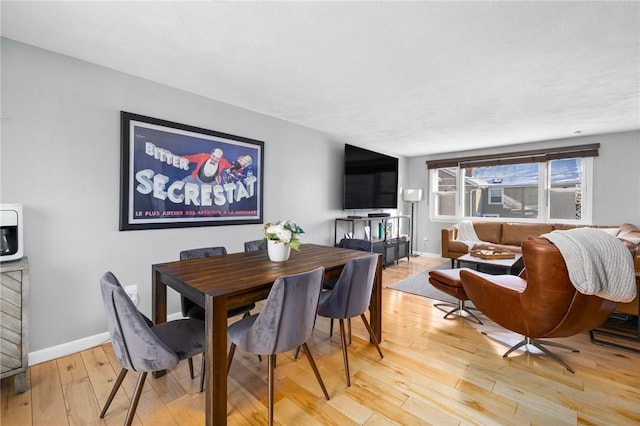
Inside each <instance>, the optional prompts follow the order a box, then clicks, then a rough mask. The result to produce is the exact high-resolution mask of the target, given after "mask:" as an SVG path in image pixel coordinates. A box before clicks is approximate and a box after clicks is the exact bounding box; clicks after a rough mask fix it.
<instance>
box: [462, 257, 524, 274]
mask: <svg viewBox="0 0 640 426" xmlns="http://www.w3.org/2000/svg"><path fill="white" fill-rule="evenodd" d="M456 260H457V261H458V268H459V267H460V263H461V262H466V263H473V264H475V265H476V270H480V265H490V266H492V267H496V266H497V267H500V268H504V269H505V270H506V272H507V274H509V275H511V272H512V270H513V268H514V267H515V266H520V263H522V255H521V254H518V253H516V254H515V257H514V258H513V259H483V258H481V257H476V256H471V254H470V253H467V254H465V255H462V256H460V257H459V258H457V259H456Z"/></svg>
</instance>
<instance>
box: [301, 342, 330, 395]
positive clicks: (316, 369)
mask: <svg viewBox="0 0 640 426" xmlns="http://www.w3.org/2000/svg"><path fill="white" fill-rule="evenodd" d="M302 347H303V348H304V353H305V355H307V359H308V360H309V364H311V369H312V370H313V374H315V375H316V379H317V380H318V383H320V387H321V388H322V393H324V397H325V398H326V400H327V401H328V400H329V393H327V388H325V387H324V382H323V381H322V377H320V371H319V370H318V366H317V365H316V362H315V361H314V360H313V356H311V351H310V350H309V346H308V345H307V342H304V343H303V344H302ZM298 350H300V346H298Z"/></svg>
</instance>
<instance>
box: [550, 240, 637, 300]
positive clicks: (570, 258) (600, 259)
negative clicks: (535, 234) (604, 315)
mask: <svg viewBox="0 0 640 426" xmlns="http://www.w3.org/2000/svg"><path fill="white" fill-rule="evenodd" d="M541 237H543V238H546V239H548V240H549V241H551V242H552V243H553V244H555V245H556V247H558V249H559V250H560V253H562V257H564V261H565V263H566V265H567V270H568V272H569V278H570V279H571V283H572V284H573V286H574V287H575V288H576V289H577V290H578V291H579V292H580V293H582V294H594V295H596V296H599V297H602V298H603V299H608V300H613V301H614V302H631V301H632V300H633V299H634V298H635V297H636V284H635V272H634V267H633V258H632V257H631V255H630V252H629V249H628V248H627V247H625V245H624V244H623V243H622V242H620V241H619V240H618V239H617V238H616V237H614V236H613V235H610V234H607V233H606V232H602V231H599V230H597V229H593V228H575V229H570V230H567V231H552V232H550V233H548V234H543V235H541Z"/></svg>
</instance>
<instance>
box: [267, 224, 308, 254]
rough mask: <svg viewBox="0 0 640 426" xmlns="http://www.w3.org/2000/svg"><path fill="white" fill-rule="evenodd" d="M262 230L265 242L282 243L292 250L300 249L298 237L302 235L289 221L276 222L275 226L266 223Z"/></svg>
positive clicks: (300, 230) (296, 226)
mask: <svg viewBox="0 0 640 426" xmlns="http://www.w3.org/2000/svg"><path fill="white" fill-rule="evenodd" d="M264 230H265V237H266V239H267V240H271V241H279V242H282V243H284V244H287V245H289V246H290V247H291V248H292V249H294V250H298V248H299V247H300V241H298V235H299V234H302V233H304V231H303V230H302V228H300V227H299V226H298V225H296V224H295V222H293V221H291V220H287V221H285V222H278V223H276V224H275V225H272V224H270V223H267V224H266V225H265V226H264Z"/></svg>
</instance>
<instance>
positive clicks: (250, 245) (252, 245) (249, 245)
mask: <svg viewBox="0 0 640 426" xmlns="http://www.w3.org/2000/svg"><path fill="white" fill-rule="evenodd" d="M266 249H267V240H266V239H264V238H263V239H261V240H253V241H245V243H244V251H256V250H266Z"/></svg>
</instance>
